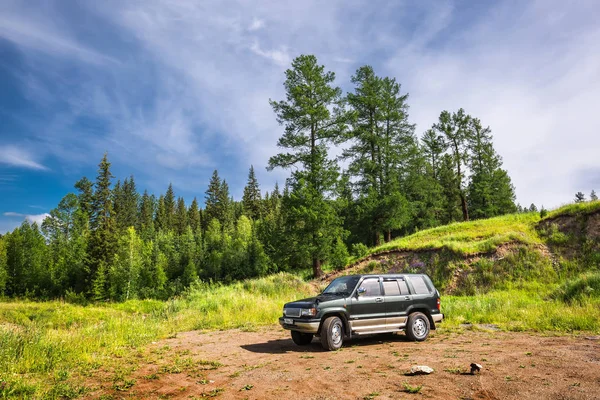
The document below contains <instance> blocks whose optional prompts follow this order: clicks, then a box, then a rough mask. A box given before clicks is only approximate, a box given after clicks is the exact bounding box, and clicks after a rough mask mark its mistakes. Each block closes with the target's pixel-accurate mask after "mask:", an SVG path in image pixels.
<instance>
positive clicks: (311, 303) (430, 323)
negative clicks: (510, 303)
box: [279, 274, 444, 350]
mask: <svg viewBox="0 0 600 400" xmlns="http://www.w3.org/2000/svg"><path fill="white" fill-rule="evenodd" d="M443 319H444V315H443V314H442V313H441V311H440V293H439V292H438V291H437V289H436V288H435V287H434V286H433V283H432V282H431V279H429V277H428V276H427V275H425V274H397V275H396V274H394V275H348V276H342V277H340V278H336V279H334V280H333V281H332V282H331V283H330V284H329V286H327V288H325V290H324V291H323V293H321V294H320V295H318V296H317V297H312V298H309V299H304V300H298V301H294V302H292V303H287V304H285V305H284V306H283V317H281V318H279V323H280V324H281V326H282V327H283V328H285V329H289V330H291V331H292V340H293V341H294V343H296V344H297V345H300V346H302V345H307V344H309V343H310V342H311V341H312V338H313V336H320V338H321V344H322V345H323V347H324V348H325V349H326V350H337V349H339V348H340V347H342V343H343V341H344V338H350V337H352V336H355V335H366V334H374V333H387V332H399V331H402V330H404V331H405V332H406V335H407V336H408V337H409V338H410V339H411V340H416V341H422V340H425V339H426V338H427V336H428V335H429V330H430V329H435V324H436V323H439V322H441V321H442V320H443Z"/></svg>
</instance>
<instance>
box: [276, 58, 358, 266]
mask: <svg viewBox="0 0 600 400" xmlns="http://www.w3.org/2000/svg"><path fill="white" fill-rule="evenodd" d="M285 75H286V80H285V82H284V87H285V90H286V100H282V101H271V106H272V107H273V110H274V111H275V114H276V115H277V121H278V122H279V123H280V124H281V125H284V126H285V133H284V134H283V136H281V137H280V138H279V141H278V143H277V145H278V146H279V147H280V148H282V149H284V151H285V152H282V153H279V154H277V155H275V156H273V157H271V158H270V159H269V169H273V168H276V167H281V168H292V167H295V168H297V169H296V170H294V171H293V172H292V175H291V177H290V180H289V182H290V186H291V188H292V192H291V194H290V196H289V198H288V199H289V200H288V201H287V203H288V204H287V207H288V214H287V215H288V217H289V220H288V221H287V222H286V224H287V225H288V226H289V228H290V231H289V234H290V235H292V236H294V237H295V238H296V240H297V243H298V252H299V253H300V254H301V255H302V256H303V258H304V259H306V258H308V259H310V260H311V261H312V267H313V275H314V276H315V277H318V276H320V275H322V270H321V260H324V259H326V258H327V257H328V255H329V254H330V252H331V247H332V245H333V242H334V240H335V238H336V237H337V236H338V235H340V233H341V232H340V231H341V221H340V220H339V218H338V216H337V215H336V212H335V209H334V207H333V206H332V204H331V202H330V201H329V200H328V198H327V197H328V195H329V194H330V193H331V192H332V191H333V189H334V186H335V183H336V178H337V174H338V172H337V164H336V162H335V161H332V160H330V159H328V144H329V143H331V142H334V141H336V140H339V138H340V136H341V131H342V129H343V127H344V125H345V122H346V121H345V118H344V117H345V116H344V114H343V113H342V112H341V108H340V107H339V105H340V104H341V95H342V91H341V89H340V88H339V87H336V86H333V81H334V79H335V74H334V73H333V72H326V71H325V68H324V67H323V66H322V65H319V64H318V63H317V58H316V57H315V56H313V55H302V56H299V57H297V58H295V59H294V60H293V61H292V67H291V68H290V69H288V70H287V71H286V72H285Z"/></svg>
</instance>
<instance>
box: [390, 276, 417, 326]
mask: <svg viewBox="0 0 600 400" xmlns="http://www.w3.org/2000/svg"><path fill="white" fill-rule="evenodd" d="M383 291H384V299H385V301H384V304H385V318H386V321H385V324H386V327H387V329H400V328H403V327H404V326H405V325H406V320H407V318H408V315H407V311H408V308H409V306H410V305H411V303H412V295H411V294H410V292H409V291H408V286H407V285H406V281H405V280H404V277H397V278H396V277H394V278H384V280H383Z"/></svg>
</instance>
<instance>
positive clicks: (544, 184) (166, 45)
mask: <svg viewBox="0 0 600 400" xmlns="http://www.w3.org/2000/svg"><path fill="white" fill-rule="evenodd" d="M14 4H19V3H14ZM366 4H367V3H366V2H343V1H328V2H319V1H303V2H297V1H280V2H274V3H264V4H263V3H258V4H249V3H246V2H242V1H237V0H224V1H220V2H197V1H194V0H180V1H177V2H173V1H169V0H147V1H144V2H117V1H114V2H97V3H90V2H88V3H85V5H84V6H82V7H84V8H86V9H88V8H89V10H91V11H90V12H92V13H94V15H96V16H99V18H101V19H102V20H105V21H106V22H107V27H109V28H110V29H111V31H112V30H114V31H118V32H119V33H120V34H121V35H122V37H124V38H127V40H126V41H124V42H125V43H126V44H127V45H131V46H132V50H133V51H132V52H131V55H130V56H129V57H128V58H127V60H122V59H120V58H119V59H120V60H121V63H120V64H119V65H118V68H114V67H111V68H104V69H102V73H103V74H106V76H104V75H102V76H103V79H100V78H98V76H97V74H90V79H89V80H86V81H85V82H84V81H82V82H80V84H79V85H75V86H76V87H78V89H76V90H75V91H73V89H72V87H73V86H64V87H63V86H60V87H59V88H58V89H57V90H58V92H57V91H56V90H55V91H49V90H47V88H44V87H43V85H41V83H40V81H38V80H36V79H35V78H31V77H30V78H28V76H27V75H25V77H24V78H23V80H24V82H26V83H27V86H28V87H30V90H31V92H32V93H34V94H37V93H39V94H40V96H41V97H43V98H44V99H45V100H44V101H51V100H52V99H53V98H59V99H64V100H66V101H67V102H68V104H69V106H70V109H69V110H67V111H65V112H63V113H57V114H56V115H55V117H54V120H52V121H47V122H46V123H45V124H44V126H43V127H42V129H41V130H40V138H41V139H40V140H43V141H44V144H45V146H46V148H47V149H48V152H49V153H52V154H54V155H55V156H56V157H57V158H60V159H61V160H68V161H71V163H72V164H77V165H80V164H84V163H87V165H89V164H90V160H89V155H90V154H94V155H95V156H94V157H95V158H99V155H100V154H101V153H102V152H103V151H104V150H108V151H109V153H110V156H111V159H112V160H113V161H114V162H115V164H117V165H121V166H123V169H124V170H125V171H127V172H128V173H129V172H136V171H139V174H136V178H138V177H139V176H140V175H142V176H145V177H146V182H145V183H148V184H149V185H157V187H158V188H159V189H160V190H164V188H165V187H166V185H167V184H168V182H169V181H173V182H174V183H175V184H176V185H179V187H181V188H190V187H193V188H195V189H194V190H195V191H196V193H201V192H203V191H204V188H205V187H206V182H207V181H208V177H209V176H210V172H212V169H213V168H218V169H219V171H220V172H222V170H223V169H227V168H231V170H232V174H236V177H235V179H238V181H239V182H232V179H231V177H229V176H226V175H225V174H224V173H223V172H222V174H223V175H224V177H226V178H227V180H228V181H229V182H230V186H231V187H232V189H234V188H237V186H238V183H239V185H243V184H244V181H245V177H246V171H247V167H248V166H249V165H250V164H254V167H255V169H256V171H257V174H258V178H259V180H260V181H261V184H262V185H263V187H265V188H269V187H271V185H272V183H273V182H274V181H275V180H278V181H279V183H280V184H283V182H284V177H285V176H286V175H287V173H286V172H284V171H279V170H276V171H275V172H272V173H267V172H265V170H264V167H265V166H266V164H267V161H268V158H269V156H270V155H273V154H275V153H276V152H277V151H278V149H277V148H276V141H277V138H278V137H279V136H280V135H281V134H282V131H283V129H282V127H280V126H278V124H277V122H276V121H275V117H274V115H273V112H272V110H271V108H270V106H269V104H268V99H277V100H279V99H282V98H284V92H283V87H282V83H283V80H284V70H285V69H286V68H287V67H288V66H289V63H290V61H291V59H292V58H293V57H294V56H296V55H298V54H303V53H304V54H310V53H314V54H316V55H317V57H318V59H319V62H320V63H322V64H324V65H325V66H326V68H327V69H329V70H333V71H335V73H336V77H337V83H338V84H339V85H342V86H343V87H344V89H345V90H351V86H352V85H351V83H350V76H351V75H352V74H353V73H354V70H355V69H356V68H357V67H358V66H359V65H362V64H366V63H368V64H372V65H373V66H374V67H375V69H376V71H377V72H378V73H380V74H385V75H390V76H394V77H396V78H397V79H398V81H399V82H400V83H401V84H402V89H403V91H408V92H410V95H411V97H410V99H409V104H410V106H411V109H410V112H411V119H412V120H413V121H414V122H416V123H417V124H418V127H417V132H418V133H421V132H423V131H424V130H425V129H427V128H428V127H430V126H431V124H432V123H433V122H435V120H436V119H437V116H438V115H439V113H440V111H441V110H443V109H448V110H456V109H458V108H459V107H464V108H465V109H466V111H467V112H469V113H471V114H472V115H474V116H476V117H479V118H480V119H481V120H482V122H483V123H484V124H486V125H490V126H491V128H492V131H493V133H494V136H495V143H496V147H497V149H498V151H499V152H500V154H501V155H502V156H503V158H504V162H505V164H504V165H505V167H506V168H507V169H508V170H509V173H510V175H511V177H512V178H513V182H514V183H515V185H516V188H517V195H518V201H520V202H522V203H531V202H535V203H536V204H537V205H538V206H539V205H541V204H544V205H546V207H551V206H553V205H557V204H560V203H562V202H566V201H569V200H570V199H571V197H572V193H574V192H575V191H577V190H582V191H585V192H586V193H587V192H589V189H591V187H590V188H585V187H577V185H584V184H585V183H586V182H590V184H591V183H593V180H590V179H588V180H585V179H583V178H582V177H583V175H584V174H585V173H584V172H581V171H597V170H598V168H597V167H598V161H596V160H597V156H596V155H595V152H596V150H597V149H598V148H600V135H597V133H598V132H599V131H600V129H599V128H600V126H599V125H598V122H597V119H596V118H595V112H596V111H595V108H597V105H596V103H597V101H596V97H597V93H598V92H599V91H600V75H599V74H600V56H598V54H600V48H599V46H600V34H599V28H598V25H597V23H596V21H595V19H594V16H595V15H597V12H598V6H597V4H594V2H590V3H587V4H584V3H581V4H578V5H576V6H575V5H565V3H563V2H558V1H555V2H552V3H551V5H548V2H545V1H544V2H541V1H538V2H533V3H531V2H529V3H514V2H508V3H502V2H500V3H495V4H494V5H493V6H489V5H484V6H480V7H475V8H477V10H476V11H473V7H468V9H466V8H464V7H462V6H461V3H458V2H457V3H453V2H438V1H432V2H419V3H418V5H415V4H413V3H400V2H388V3H382V4H379V3H378V7H365V5H366ZM486 4H487V3H486ZM43 13H47V14H49V15H52V12H49V11H48V10H46V9H43V10H42V11H39V12H36V13H33V14H32V13H30V12H29V8H28V9H27V10H25V9H23V10H21V12H16V11H14V10H13V11H11V12H10V13H7V12H4V13H2V15H3V17H1V18H2V19H1V20H0V36H3V35H4V36H5V37H8V39H9V40H11V41H13V42H15V43H17V44H19V45H20V46H23V47H24V48H26V49H35V51H36V52H44V53H45V54H47V55H48V56H53V54H54V53H56V54H59V55H60V56H61V57H66V56H69V57H73V58H75V59H76V60H84V61H87V62H88V63H91V64H100V63H106V62H107V60H105V57H109V59H108V63H111V61H110V60H111V59H116V58H118V57H112V56H111V55H105V54H104V53H103V52H101V51H99V50H97V49H96V47H94V46H93V45H92V44H91V43H88V42H86V41H85V40H84V39H82V37H83V36H79V35H77V30H76V29H75V26H76V25H77V24H72V25H73V26H71V27H69V26H62V25H60V24H58V23H57V22H53V21H52V18H51V17H48V18H44V17H43ZM248 16H252V20H249V17H248ZM6 21H8V22H6ZM265 21H267V22H268V24H267V23H266V22H265ZM349 21H352V22H351V23H349ZM45 48H47V49H48V50H44V49H45ZM115 65H116V64H115ZM45 67H46V68H49V67H47V66H45ZM58 75H59V76H60V74H58ZM86 117H92V118H97V119H100V120H101V121H103V122H105V123H106V129H105V130H104V131H103V132H102V133H103V135H99V134H98V135H96V134H85V135H81V134H80V133H79V132H76V133H74V131H75V130H74V129H73V128H72V127H73V126H74V125H76V122H77V121H78V119H79V118H86ZM103 128H104V126H103ZM105 133H106V134H105ZM104 134H105V135H104ZM65 143H69V147H66V146H65ZM25 159H26V160H27V159H28V160H29V161H31V162H33V164H30V168H35V166H36V165H37V166H42V165H41V164H39V160H36V159H34V158H32V157H29V158H25ZM96 161H97V160H95V159H94V161H93V162H94V163H95V162H96ZM42 167H43V166H42ZM38 169H39V168H38ZM240 171H241V172H240ZM574 174H575V175H577V174H579V175H577V179H574V178H573V176H574ZM138 183H139V181H138ZM151 189H152V187H151ZM597 189H600V188H597ZM239 190H240V191H241V188H240V189H239Z"/></svg>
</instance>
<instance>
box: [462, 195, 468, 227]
mask: <svg viewBox="0 0 600 400" xmlns="http://www.w3.org/2000/svg"><path fill="white" fill-rule="evenodd" d="M460 206H461V207H462V213H463V221H468V220H469V210H468V208H467V199H466V198H465V194H464V193H463V192H462V191H461V192H460Z"/></svg>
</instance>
